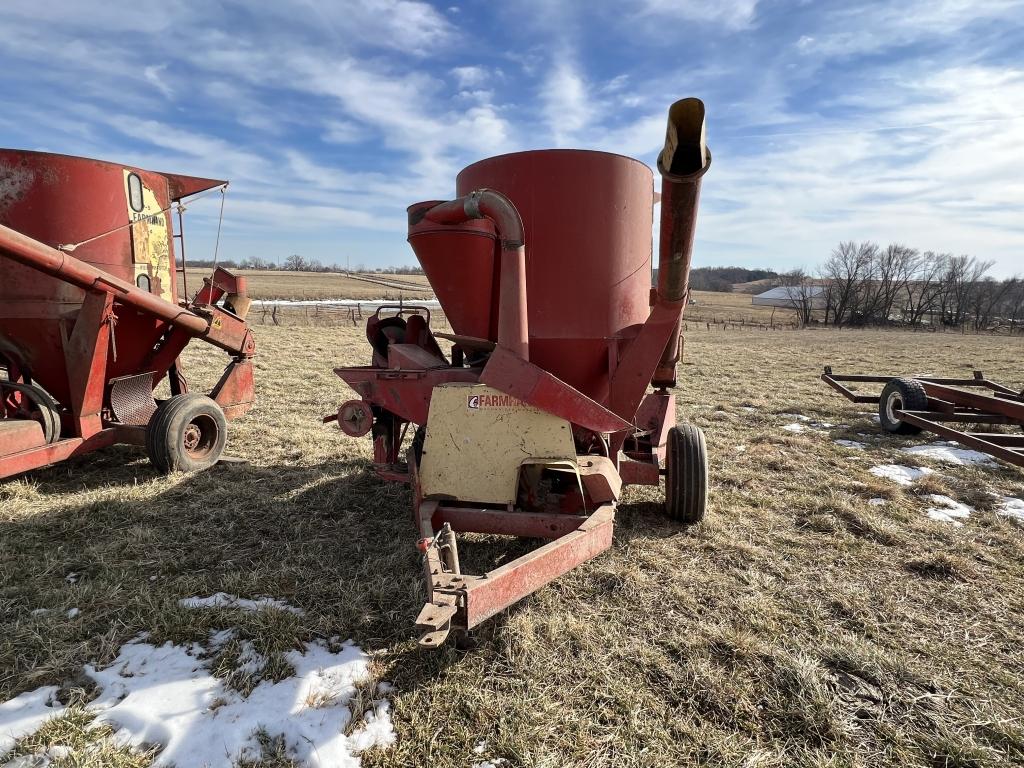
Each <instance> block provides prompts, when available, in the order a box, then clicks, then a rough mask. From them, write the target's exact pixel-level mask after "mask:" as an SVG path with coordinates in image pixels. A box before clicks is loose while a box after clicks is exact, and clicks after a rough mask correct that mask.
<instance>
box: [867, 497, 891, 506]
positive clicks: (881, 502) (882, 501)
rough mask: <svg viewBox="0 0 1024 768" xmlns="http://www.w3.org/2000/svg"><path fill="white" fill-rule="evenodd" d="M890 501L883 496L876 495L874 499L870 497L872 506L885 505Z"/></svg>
mask: <svg viewBox="0 0 1024 768" xmlns="http://www.w3.org/2000/svg"><path fill="white" fill-rule="evenodd" d="M888 503H889V501H888V500H887V499H883V498H881V497H876V498H874V499H868V505H869V506H872V507H884V506H885V505H886V504H888Z"/></svg>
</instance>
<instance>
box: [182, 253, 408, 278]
mask: <svg viewBox="0 0 1024 768" xmlns="http://www.w3.org/2000/svg"><path fill="white" fill-rule="evenodd" d="M177 263H178V266H179V267H180V266H181V259H178V262H177ZM188 265H189V267H196V268H200V269H212V268H213V260H212V259H189V260H188ZM217 265H218V266H221V267H224V268H225V269H265V270H271V269H278V270H285V271H287V272H325V273H327V272H331V273H342V274H343V273H346V272H350V271H351V272H361V273H362V272H373V273H375V274H382V275H422V274H423V269H422V268H421V267H419V266H414V267H407V266H400V267H367V266H366V265H365V264H363V263H362V262H360V263H358V264H356V265H354V266H353V267H352V268H351V269H349V268H348V267H343V266H341V265H340V264H324V263H323V262H321V261H320V260H319V259H309V258H306V257H305V256H300V255H299V254H297V253H293V254H292V255H291V256H288V257H287V258H285V259H284V260H283V261H281V262H280V263H278V262H277V261H274V260H272V259H264V258H261V257H259V256H249V257H247V258H244V259H219V260H218V261H217Z"/></svg>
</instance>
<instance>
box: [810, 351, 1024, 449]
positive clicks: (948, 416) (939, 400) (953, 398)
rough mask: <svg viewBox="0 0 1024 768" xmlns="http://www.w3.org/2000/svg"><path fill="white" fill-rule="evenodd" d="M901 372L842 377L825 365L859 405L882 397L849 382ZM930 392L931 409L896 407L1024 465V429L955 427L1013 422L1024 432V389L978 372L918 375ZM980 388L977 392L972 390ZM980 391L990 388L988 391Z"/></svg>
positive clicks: (909, 419) (919, 422)
mask: <svg viewBox="0 0 1024 768" xmlns="http://www.w3.org/2000/svg"><path fill="white" fill-rule="evenodd" d="M895 378H899V377H896V376H863V375H849V374H846V375H840V374H836V373H833V371H832V367H831V366H825V372H824V373H823V374H822V376H821V380H822V381H824V382H825V383H826V384H828V385H829V386H830V387H832V388H833V389H834V390H836V391H837V392H839V394H841V395H842V396H843V397H845V398H846V399H847V400H850V401H852V402H854V403H879V402H880V399H881V396H880V395H864V394H858V393H857V392H855V391H854V390H852V389H850V388H849V387H847V386H845V385H846V384H882V385H885V384H888V383H889V382H890V381H892V380H893V379H895ZM912 378H914V379H915V380H916V381H918V382H920V383H921V386H922V387H924V390H925V393H926V394H927V395H928V410H926V411H911V410H902V409H899V408H897V409H894V411H893V413H894V414H895V415H896V416H897V417H898V418H900V419H902V420H903V421H905V422H906V423H908V424H913V425H915V426H917V427H920V428H921V429H924V430H927V431H928V432H933V433H934V434H936V435H940V436H942V437H945V438H947V439H949V440H956V441H957V442H958V443H961V444H963V445H966V446H969V447H970V448H974V449H976V450H979V451H983V452H984V453H987V454H989V455H991V456H995V457H996V458H998V459H1002V460H1003V461H1005V462H1008V463H1010V464H1014V465H1016V466H1018V467H1024V433H1022V434H1019V435H1014V434H1009V433H1006V432H972V431H967V430H966V429H957V428H955V427H951V426H949V424H951V423H959V424H966V425H971V424H1008V425H1011V426H1013V425H1015V426H1017V427H1020V428H1021V429H1022V430H1024V392H1016V391H1014V390H1012V389H1010V388H1009V387H1005V386H1003V385H1002V384H998V383H997V382H994V381H990V380H988V379H986V378H985V376H984V374H983V373H982V372H981V371H974V377H973V378H970V379H957V378H941V377H935V376H915V377H912ZM971 390H974V391H971ZM978 390H985V391H984V392H981V391H978Z"/></svg>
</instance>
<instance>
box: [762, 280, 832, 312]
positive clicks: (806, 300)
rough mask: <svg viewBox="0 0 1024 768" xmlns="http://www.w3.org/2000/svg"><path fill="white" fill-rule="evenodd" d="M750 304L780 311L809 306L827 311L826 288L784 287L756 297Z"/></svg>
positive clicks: (817, 286) (806, 286) (821, 286)
mask: <svg viewBox="0 0 1024 768" xmlns="http://www.w3.org/2000/svg"><path fill="white" fill-rule="evenodd" d="M750 303H751V304H753V305H754V306H756V307H778V308H779V309H800V308H801V307H805V306H807V305H808V304H809V305H810V309H825V286H824V285H782V286H779V287H778V288H772V289H771V290H770V291H765V292H764V293H760V294H758V295H757V296H754V297H753V298H752V299H751V300H750Z"/></svg>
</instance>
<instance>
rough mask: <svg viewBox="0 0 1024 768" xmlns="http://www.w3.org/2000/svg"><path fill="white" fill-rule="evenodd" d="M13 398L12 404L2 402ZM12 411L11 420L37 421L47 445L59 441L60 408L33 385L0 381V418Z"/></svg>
mask: <svg viewBox="0 0 1024 768" xmlns="http://www.w3.org/2000/svg"><path fill="white" fill-rule="evenodd" d="M8 398H13V409H12V408H9V407H8V406H11V405H12V403H6V402H4V401H5V400H7V399H8ZM9 410H13V411H14V412H15V416H14V417H12V418H25V419H32V420H33V421H38V422H39V424H40V426H42V428H43V439H44V440H45V441H46V444H47V445H52V444H53V443H55V442H57V441H58V440H60V430H61V423H60V408H59V407H58V405H57V403H56V402H55V401H54V399H53V398H52V397H50V396H49V395H48V394H47V393H46V392H45V391H44V390H42V389H40V388H39V387H37V386H35V385H33V384H15V383H14V382H13V381H0V417H2V414H3V413H4V412H5V411H9Z"/></svg>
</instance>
